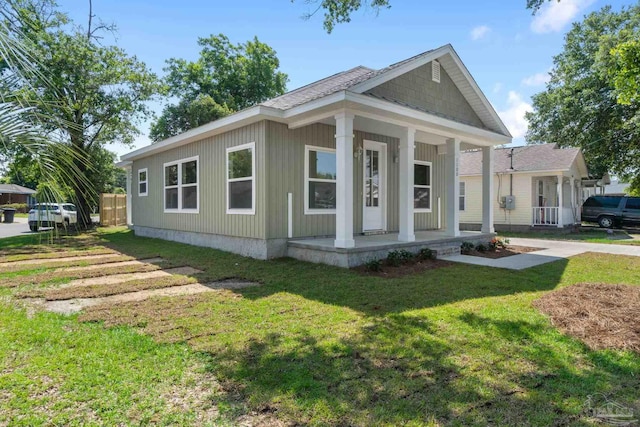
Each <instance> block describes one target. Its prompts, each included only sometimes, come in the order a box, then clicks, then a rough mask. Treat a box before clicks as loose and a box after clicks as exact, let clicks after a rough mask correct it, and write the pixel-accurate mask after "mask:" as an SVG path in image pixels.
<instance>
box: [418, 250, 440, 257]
mask: <svg viewBox="0 0 640 427" xmlns="http://www.w3.org/2000/svg"><path fill="white" fill-rule="evenodd" d="M418 255H419V256H420V259H436V255H437V254H436V251H434V250H431V249H429V248H424V249H420V253H419V254H418Z"/></svg>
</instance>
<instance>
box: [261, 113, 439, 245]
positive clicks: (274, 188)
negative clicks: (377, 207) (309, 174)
mask: <svg viewBox="0 0 640 427" xmlns="http://www.w3.org/2000/svg"><path fill="white" fill-rule="evenodd" d="M265 134H266V156H267V158H266V163H267V165H268V167H267V170H266V175H267V182H268V185H267V189H268V194H267V196H266V209H267V216H266V222H267V224H266V229H267V238H285V237H286V236H287V225H288V217H287V215H288V211H287V193H292V194H293V232H294V234H293V236H294V237H312V236H333V235H335V215H334V214H324V215H305V213H304V185H305V176H304V173H305V172H304V162H305V145H312V146H318V147H326V148H333V149H334V148H335V126H330V125H325V124H314V125H310V126H305V127H303V128H299V129H289V128H288V127H287V125H285V124H282V123H276V122H271V121H268V122H266V130H265ZM354 135H355V137H354V142H353V145H354V149H355V148H357V147H362V146H363V141H364V140H365V139H366V140H370V141H377V142H382V143H385V144H386V145H387V202H386V203H387V229H388V231H391V232H395V231H398V229H399V219H398V218H399V207H398V189H399V177H400V169H399V164H398V163H396V162H395V161H394V159H395V157H396V156H397V154H398V146H399V145H398V144H399V141H398V139H397V138H392V137H389V136H384V135H377V134H371V133H366V132H361V131H357V130H356V131H355V132H354ZM415 159H416V160H423V161H430V162H432V170H433V172H432V174H433V182H432V192H433V198H432V212H431V213H416V214H415V228H416V230H428V229H435V228H437V226H438V218H437V213H438V212H437V199H438V197H441V198H442V202H441V206H442V207H443V208H444V206H445V204H444V196H445V187H444V186H445V181H444V155H438V154H437V150H436V146H434V145H427V144H422V143H419V142H416V150H415ZM338 173H340V172H339V171H338ZM353 197H354V208H353V223H354V234H358V233H361V232H362V209H363V158H362V156H360V157H359V158H353ZM443 217H444V216H443ZM443 221H444V218H443ZM444 225H445V224H444V222H443V224H442V226H443V227H444Z"/></svg>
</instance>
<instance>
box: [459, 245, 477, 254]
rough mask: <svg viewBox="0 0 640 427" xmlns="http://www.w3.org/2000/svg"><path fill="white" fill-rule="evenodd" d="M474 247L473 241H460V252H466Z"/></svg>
mask: <svg viewBox="0 0 640 427" xmlns="http://www.w3.org/2000/svg"><path fill="white" fill-rule="evenodd" d="M474 248H475V245H474V244H473V242H462V244H461V245H460V252H462V253H463V254H468V253H470V252H471V251H472V250H473V249H474Z"/></svg>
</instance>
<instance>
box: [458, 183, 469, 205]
mask: <svg viewBox="0 0 640 427" xmlns="http://www.w3.org/2000/svg"><path fill="white" fill-rule="evenodd" d="M466 190H467V189H466V184H465V182H464V181H460V194H459V195H458V210H459V211H464V210H465V207H466V206H467V197H466V195H467V194H466V193H467V192H466Z"/></svg>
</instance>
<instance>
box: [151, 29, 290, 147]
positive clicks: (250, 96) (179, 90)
mask: <svg viewBox="0 0 640 427" xmlns="http://www.w3.org/2000/svg"><path fill="white" fill-rule="evenodd" d="M198 45H200V46H201V47H202V49H201V51H200V57H199V58H198V60H196V61H187V60H185V59H176V58H171V59H169V60H168V61H167V67H166V68H165V71H166V72H167V76H166V78H165V82H166V89H167V94H168V95H169V96H172V97H176V98H178V102H177V104H171V105H168V106H167V107H165V109H164V110H163V112H162V115H161V116H160V117H159V118H158V119H157V120H156V121H155V122H154V123H153V124H152V125H151V131H150V135H149V136H150V137H151V139H152V140H154V141H159V140H161V139H166V138H169V137H171V136H173V135H177V134H179V133H181V132H184V131H186V130H189V129H191V128H194V127H197V126H200V125H203V124H205V123H208V122H210V121H213V120H216V119H219V118H220V117H223V116H226V115H227V114H230V113H232V112H234V111H239V110H242V109H244V108H247V107H250V106H252V105H255V104H257V103H260V102H262V101H265V100H267V99H269V98H272V97H274V96H278V95H281V94H282V93H284V91H285V89H286V84H287V80H288V77H287V75H286V74H285V73H283V72H281V71H278V69H279V67H280V61H279V60H278V57H277V55H276V52H275V50H273V49H272V48H271V47H270V46H268V45H266V44H264V43H262V42H260V41H259V40H258V38H257V37H256V38H254V39H253V40H250V41H248V42H246V43H240V44H233V43H231V42H230V41H229V39H228V38H227V37H226V36H224V35H222V34H220V35H217V36H216V35H212V36H210V37H207V38H200V39H198Z"/></svg>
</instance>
